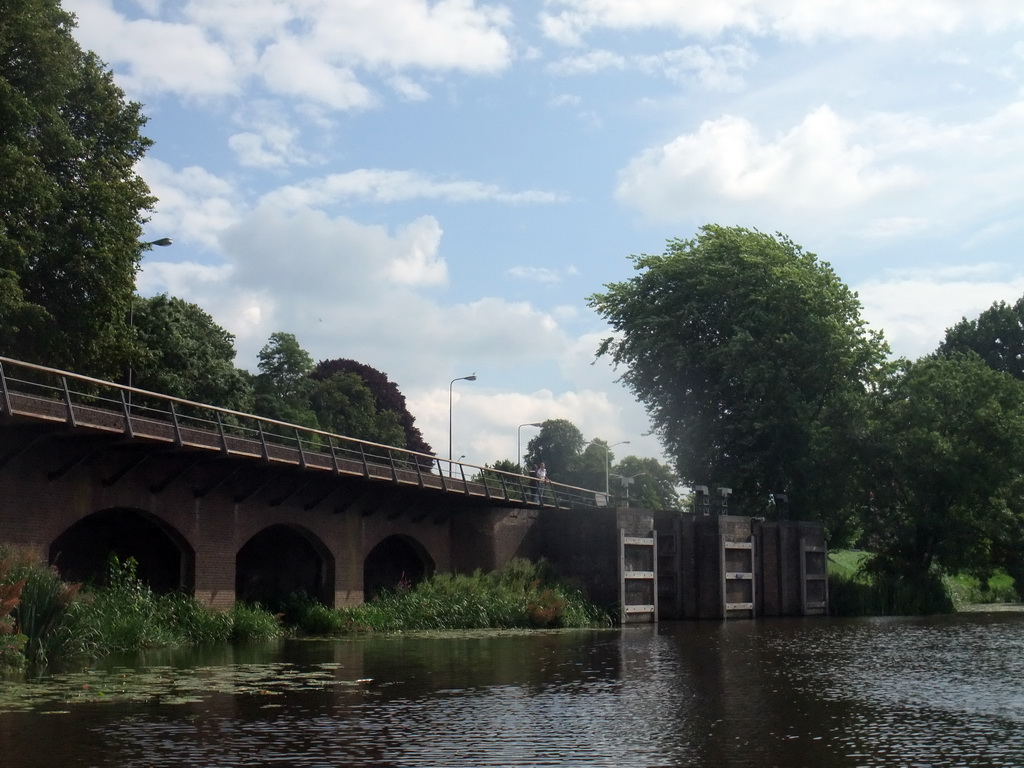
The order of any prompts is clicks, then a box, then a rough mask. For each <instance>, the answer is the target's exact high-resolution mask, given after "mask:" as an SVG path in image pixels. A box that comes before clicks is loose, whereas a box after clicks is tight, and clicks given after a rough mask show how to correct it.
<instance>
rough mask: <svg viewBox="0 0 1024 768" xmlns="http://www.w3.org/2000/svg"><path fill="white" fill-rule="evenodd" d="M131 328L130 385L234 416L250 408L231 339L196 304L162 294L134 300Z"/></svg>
mask: <svg viewBox="0 0 1024 768" xmlns="http://www.w3.org/2000/svg"><path fill="white" fill-rule="evenodd" d="M131 329H132V331H133V333H134V334H135V343H136V346H135V348H134V351H133V352H132V358H133V359H132V360H130V362H129V366H130V379H131V383H132V384H133V385H134V386H136V387H138V388H140V389H148V390H150V391H152V392H159V393H161V394H165V395H174V396H175V397H182V398H185V399H186V400H195V401H197V402H200V403H205V404H208V405H218V406H221V407H222V408H230V409H232V410H236V411H242V412H247V411H250V410H251V409H252V407H253V390H252V385H251V383H250V380H249V374H248V373H246V372H245V371H243V370H241V369H239V368H236V367H235V364H234V359H235V348H234V341H235V339H234V336H232V335H231V334H230V333H228V332H227V331H226V330H224V329H223V328H221V327H220V326H219V325H217V324H216V323H215V322H214V321H213V318H212V317H210V315H208V314H207V313H206V312H204V311H203V310H202V309H201V308H200V307H199V306H198V305H196V304H191V303H189V302H187V301H184V300H182V299H178V298H173V297H168V296H167V295H160V296H154V297H152V298H148V299H144V298H139V297H136V298H135V304H134V307H133V309H132V313H131Z"/></svg>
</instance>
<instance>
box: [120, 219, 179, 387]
mask: <svg viewBox="0 0 1024 768" xmlns="http://www.w3.org/2000/svg"><path fill="white" fill-rule="evenodd" d="M139 245H140V246H142V247H143V248H144V249H145V248H151V247H153V246H154V245H159V246H160V247H161V248H166V247H167V246H168V245H174V241H173V240H171V238H169V237H161V238H160V239H159V240H149V241H147V242H144V243H139ZM128 328H129V330H130V332H131V334H132V341H131V343H132V345H133V346H134V344H135V293H134V291H133V292H132V303H131V304H129V305H128ZM132 357H133V356H132V355H131V351H130V350H129V356H128V387H129V389H130V388H131V386H132V373H133V370H132V369H133V368H134V367H135V361H134V360H133V359H132ZM131 404H132V393H131V392H129V393H128V406H129V407H131Z"/></svg>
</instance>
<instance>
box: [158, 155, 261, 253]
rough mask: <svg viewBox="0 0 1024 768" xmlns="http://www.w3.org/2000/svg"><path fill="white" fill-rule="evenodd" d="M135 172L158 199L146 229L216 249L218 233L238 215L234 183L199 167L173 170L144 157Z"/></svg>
mask: <svg viewBox="0 0 1024 768" xmlns="http://www.w3.org/2000/svg"><path fill="white" fill-rule="evenodd" d="M139 173H140V174H141V176H142V177H143V178H144V179H145V180H146V183H147V184H148V185H149V188H150V190H152V192H153V194H154V195H155V196H156V197H157V200H158V202H157V210H156V213H154V215H153V217H152V221H151V222H150V223H149V224H148V225H147V229H148V231H150V232H158V233H160V234H159V235H158V236H159V237H166V236H170V237H174V239H175V240H177V241H180V242H198V243H202V244H203V245H204V246H205V247H207V248H210V249H216V248H217V247H218V237H219V236H220V233H221V232H222V231H224V230H225V229H226V228H227V227H229V226H231V225H232V224H234V223H235V222H236V221H237V220H238V219H239V217H240V216H241V212H240V211H241V203H240V201H239V195H238V193H237V191H236V190H235V188H234V186H233V185H232V184H231V183H230V182H228V181H226V180H225V179H222V178H220V177H218V176H216V175H215V174H212V173H210V172H209V171H206V170H204V169H203V168H199V167H195V166H192V167H189V168H185V169H183V170H180V171H177V170H174V169H173V168H171V167H170V166H169V165H168V164H167V163H164V162H162V161H160V160H152V159H145V160H143V161H142V162H140V163H139Z"/></svg>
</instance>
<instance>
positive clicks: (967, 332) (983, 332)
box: [938, 297, 1024, 380]
mask: <svg viewBox="0 0 1024 768" xmlns="http://www.w3.org/2000/svg"><path fill="white" fill-rule="evenodd" d="M957 352H974V353H976V354H977V355H978V356H979V357H980V358H981V359H982V360H984V361H985V362H986V363H987V364H988V366H989V367H990V368H993V369H994V370H997V371H1003V372H1004V373H1008V374H1010V375H1011V376H1013V377H1014V378H1016V379H1021V380H1024V297H1021V298H1019V299H1017V302H1016V303H1015V304H1014V305H1013V306H1010V305H1009V304H1007V303H1006V302H1005V301H999V302H996V303H995V304H993V305H992V306H991V307H989V308H988V309H986V310H985V311H984V312H982V313H981V314H980V315H979V316H978V318H977V319H976V320H968V319H967V318H966V317H965V318H963V319H962V320H961V321H960V322H959V323H957V324H956V325H954V326H953V327H952V328H947V329H946V338H945V339H943V341H942V343H941V344H940V345H939V349H938V353H939V354H940V355H952V354H955V353H957Z"/></svg>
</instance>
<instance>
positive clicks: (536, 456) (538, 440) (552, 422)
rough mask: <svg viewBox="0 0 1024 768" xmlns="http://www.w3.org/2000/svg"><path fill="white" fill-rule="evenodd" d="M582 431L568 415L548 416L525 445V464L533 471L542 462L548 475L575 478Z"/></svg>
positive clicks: (563, 480)
mask: <svg viewBox="0 0 1024 768" xmlns="http://www.w3.org/2000/svg"><path fill="white" fill-rule="evenodd" d="M583 442H584V441H583V433H582V432H580V430H579V428H578V427H577V426H576V425H575V424H573V423H572V422H571V421H569V420H568V419H548V420H547V421H545V422H544V423H543V424H542V425H541V428H540V431H539V432H538V433H537V434H536V435H534V437H533V438H532V439H531V440H530V442H529V443H527V445H526V466H527V467H528V468H529V470H530V471H531V472H532V471H533V468H534V467H536V466H537V465H538V464H539V463H540V462H542V461H543V462H544V464H545V466H546V468H547V471H548V479H549V480H553V481H555V482H558V483H567V484H568V485H572V484H573V483H571V482H568V481H569V480H572V479H573V478H574V473H575V472H576V470H577V468H578V464H579V457H580V452H581V451H582V450H583Z"/></svg>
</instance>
